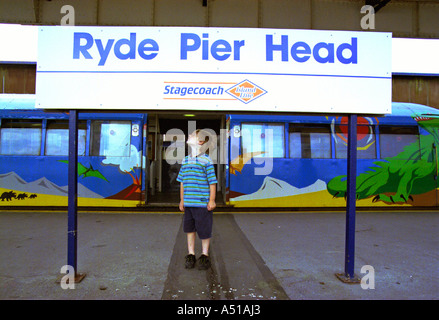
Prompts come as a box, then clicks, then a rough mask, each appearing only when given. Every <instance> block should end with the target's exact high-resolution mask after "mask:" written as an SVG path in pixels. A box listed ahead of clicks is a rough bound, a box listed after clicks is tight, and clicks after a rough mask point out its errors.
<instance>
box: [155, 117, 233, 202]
mask: <svg viewBox="0 0 439 320" xmlns="http://www.w3.org/2000/svg"><path fill="white" fill-rule="evenodd" d="M222 128H225V116H224V115H212V114H204V115H203V114H190V115H175V114H168V113H162V114H159V113H157V114H148V159H149V166H148V168H147V170H148V172H147V176H148V177H149V185H148V197H147V199H148V201H147V202H148V204H149V205H177V204H178V203H179V202H180V183H179V182H178V181H177V176H178V173H179V171H180V167H181V160H182V159H183V158H184V156H186V155H187V154H188V146H187V144H186V141H187V137H188V134H191V133H192V132H193V131H194V130H195V129H209V132H211V133H212V134H215V135H216V138H217V139H216V148H213V149H212V151H213V154H210V157H211V158H212V160H213V162H214V167H215V174H216V177H217V180H218V184H217V196H216V203H217V205H223V204H224V203H225V189H226V187H225V180H226V179H225V164H224V163H223V162H224V161H220V159H221V155H222V154H223V152H224V151H223V150H222V148H225V145H224V144H222V143H221V139H220V132H221V129H222ZM183 150H184V151H183Z"/></svg>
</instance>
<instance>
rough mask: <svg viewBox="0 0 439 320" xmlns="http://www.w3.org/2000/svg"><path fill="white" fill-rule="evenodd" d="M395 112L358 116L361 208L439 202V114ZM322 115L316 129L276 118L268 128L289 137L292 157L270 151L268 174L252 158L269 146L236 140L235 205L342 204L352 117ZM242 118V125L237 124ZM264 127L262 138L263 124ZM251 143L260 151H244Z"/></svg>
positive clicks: (417, 109) (249, 122) (248, 122)
mask: <svg viewBox="0 0 439 320" xmlns="http://www.w3.org/2000/svg"><path fill="white" fill-rule="evenodd" d="M395 113H396V114H398V115H399V116H400V117H399V119H398V118H394V119H393V120H392V117H388V116H387V117H359V118H358V126H357V157H358V160H357V180H356V183H357V193H356V198H357V205H358V206H367V207H369V206H437V174H438V172H437V170H438V169H437V147H436V146H437V145H438V143H439V136H438V128H439V113H437V111H436V110H434V109H431V108H423V107H421V106H417V105H413V104H411V105H410V107H409V108H399V106H398V105H395V111H394V114H395ZM325 118H326V119H323V118H322V117H320V118H316V117H314V118H313V122H314V123H316V122H317V123H319V124H314V125H313V127H312V128H311V127H304V126H303V125H302V124H300V123H292V122H290V123H289V126H288V127H289V128H288V129H284V128H281V129H280V130H277V128H276V126H278V123H276V121H274V122H272V123H270V124H268V125H266V128H270V127H271V128H273V129H274V130H273V131H274V132H276V130H277V131H278V134H277V137H279V136H282V135H284V136H285V135H289V137H287V138H285V137H284V141H287V142H289V146H288V147H289V148H288V147H287V146H285V147H286V148H285V149H289V150H284V152H285V153H288V154H289V159H288V161H285V159H283V158H282V156H285V155H283V154H282V153H281V154H278V156H279V157H278V158H276V155H273V156H274V158H273V163H272V170H271V172H270V174H268V175H260V176H259V175H256V174H255V173H254V169H255V168H257V167H258V166H257V165H256V164H254V162H253V161H252V160H254V159H257V158H258V157H261V155H262V154H263V153H265V152H266V151H265V150H262V149H261V150H257V148H258V147H261V146H262V145H263V144H264V143H263V142H259V143H258V142H256V143H247V144H246V145H242V144H241V145H238V144H239V143H242V141H243V139H241V141H238V139H236V140H235V149H236V150H240V151H241V154H239V155H237V156H236V157H235V158H234V159H233V160H232V161H231V163H230V180H231V182H230V185H231V188H230V190H229V197H230V203H231V204H234V205H235V206H243V207H249V206H250V207H340V206H345V205H346V184H347V182H346V178H347V176H346V161H344V163H343V164H342V163H341V160H343V159H344V160H345V159H346V152H347V118H345V117H329V118H328V117H325ZM232 119H233V116H232ZM237 123H240V124H241V126H240V127H239V128H238V127H236V124H237ZM257 125H258V123H257V122H255V119H252V118H244V117H243V118H242V119H239V120H237V121H235V122H233V121H232V124H231V127H232V130H233V127H234V126H235V127H236V128H235V129H236V130H241V129H242V128H243V127H244V126H254V127H255V128H253V129H254V130H256V126H257ZM259 130H260V132H261V140H263V139H264V134H263V132H264V129H263V128H259ZM377 130H379V132H377ZM250 131H251V130H250ZM282 131H283V134H282ZM299 132H300V133H299ZM306 132H308V133H309V134H307V133H306ZM258 133H259V132H258ZM231 135H232V136H233V133H231ZM247 135H248V133H247ZM307 135H308V136H307ZM275 136H276V133H275ZM253 137H255V135H253ZM244 140H245V139H244ZM244 144H245V142H244ZM304 144H305V145H306V146H304ZM312 144H314V145H315V148H314V150H312V149H313V148H312V147H311V148H310V146H312ZM319 145H320V146H319ZM249 146H250V147H256V149H253V150H250V152H248V150H245V151H246V152H244V149H246V147H249ZM278 148H280V149H281V148H282V147H281V146H278ZM232 149H233V138H232ZM309 149H311V150H309ZM242 152H244V153H242ZM232 153H233V150H232ZM286 156H288V155H286ZM259 163H262V162H261V161H260V162H259ZM242 176H245V177H246V178H245V179H243V178H242ZM244 181H245V182H244Z"/></svg>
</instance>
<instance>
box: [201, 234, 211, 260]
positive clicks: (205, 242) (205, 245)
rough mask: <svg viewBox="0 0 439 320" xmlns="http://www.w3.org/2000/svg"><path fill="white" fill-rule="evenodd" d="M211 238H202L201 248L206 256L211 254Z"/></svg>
mask: <svg viewBox="0 0 439 320" xmlns="http://www.w3.org/2000/svg"><path fill="white" fill-rule="evenodd" d="M209 246H210V238H209V239H202V240H201V248H202V251H203V254H204V255H205V256H208V255H209Z"/></svg>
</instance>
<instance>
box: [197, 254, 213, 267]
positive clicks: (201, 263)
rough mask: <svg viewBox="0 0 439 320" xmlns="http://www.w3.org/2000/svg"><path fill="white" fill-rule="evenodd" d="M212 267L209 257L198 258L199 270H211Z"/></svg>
mask: <svg viewBox="0 0 439 320" xmlns="http://www.w3.org/2000/svg"><path fill="white" fill-rule="evenodd" d="M210 266H211V263H210V258H209V256H206V255H204V254H202V255H201V256H200V257H199V258H198V270H207V269H209V268H210Z"/></svg>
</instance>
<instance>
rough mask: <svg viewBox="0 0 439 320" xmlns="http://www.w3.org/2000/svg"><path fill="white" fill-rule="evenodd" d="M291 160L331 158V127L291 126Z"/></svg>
mask: <svg viewBox="0 0 439 320" xmlns="http://www.w3.org/2000/svg"><path fill="white" fill-rule="evenodd" d="M288 138H289V149H290V158H313V159H328V158H331V129H330V127H329V125H327V126H326V125H313V124H309V125H308V124H298V125H294V124H290V129H289V137H288Z"/></svg>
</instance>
